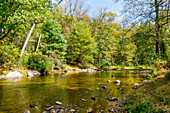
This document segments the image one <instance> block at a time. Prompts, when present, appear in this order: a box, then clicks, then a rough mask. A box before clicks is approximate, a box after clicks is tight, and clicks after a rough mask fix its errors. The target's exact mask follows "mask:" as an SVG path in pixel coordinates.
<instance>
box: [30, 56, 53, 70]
mask: <svg viewBox="0 0 170 113" xmlns="http://www.w3.org/2000/svg"><path fill="white" fill-rule="evenodd" d="M27 64H28V68H29V69H31V70H38V71H39V72H40V73H44V72H48V71H49V70H50V66H51V65H50V63H49V62H48V57H47V56H46V55H42V53H33V54H31V55H30V56H29V58H28V63H27Z"/></svg>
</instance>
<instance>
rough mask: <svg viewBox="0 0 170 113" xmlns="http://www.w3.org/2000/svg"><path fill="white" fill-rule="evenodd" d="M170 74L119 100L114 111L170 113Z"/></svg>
mask: <svg viewBox="0 0 170 113" xmlns="http://www.w3.org/2000/svg"><path fill="white" fill-rule="evenodd" d="M169 78H170V73H168V74H167V75H166V76H158V77H156V78H154V79H152V80H149V81H148V82H147V83H144V84H142V85H140V86H139V87H138V88H137V89H136V90H134V91H132V92H130V93H128V94H126V95H125V96H124V97H123V99H121V100H119V102H118V103H117V105H116V106H114V107H112V108H111V109H113V110H114V111H122V112H129V113H139V112H159V113H160V112H161V113H165V112H167V113H168V112H170V79H169Z"/></svg>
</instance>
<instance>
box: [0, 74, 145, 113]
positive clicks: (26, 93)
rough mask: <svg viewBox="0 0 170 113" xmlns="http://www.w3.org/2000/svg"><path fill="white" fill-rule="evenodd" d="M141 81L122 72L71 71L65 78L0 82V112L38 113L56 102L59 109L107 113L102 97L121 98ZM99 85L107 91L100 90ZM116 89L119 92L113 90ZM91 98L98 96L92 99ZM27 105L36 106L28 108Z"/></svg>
mask: <svg viewBox="0 0 170 113" xmlns="http://www.w3.org/2000/svg"><path fill="white" fill-rule="evenodd" d="M112 75H113V76H114V77H112ZM133 76H136V77H133ZM107 80H110V81H111V82H110V83H109V82H107ZM115 80H120V81H121V84H120V85H116V84H114V83H113V81H115ZM142 80H143V78H142V77H140V76H139V75H134V74H126V73H125V71H105V72H79V73H78V72H74V73H66V75H65V76H62V75H61V73H57V74H50V75H46V76H38V77H32V78H27V77H22V78H9V79H1V80H0V113H23V112H24V111H25V110H26V109H27V110H29V111H30V112H31V113H42V112H43V111H44V110H45V106H46V105H54V106H55V102H56V101H60V102H62V103H63V104H62V105H61V106H62V107H65V106H67V105H75V108H78V109H79V112H81V113H86V111H87V109H88V108H92V109H93V110H94V111H102V110H103V111H107V110H108V109H109V106H108V105H107V101H106V99H105V98H106V97H117V98H121V95H122V94H124V93H128V92H131V91H132V90H133V89H132V85H130V84H133V83H141V82H142ZM99 83H101V84H102V85H99ZM103 85H106V86H107V89H103V88H101V87H102V86H103ZM119 87H121V88H122V89H123V90H119V89H117V88H119ZM110 89H111V91H110ZM108 91H110V92H108ZM99 95H100V97H99ZM92 96H98V97H96V100H92V99H91V97H92ZM81 99H85V100H87V101H86V102H83V101H82V100H81ZM30 104H36V105H38V106H37V108H30V106H29V105H30Z"/></svg>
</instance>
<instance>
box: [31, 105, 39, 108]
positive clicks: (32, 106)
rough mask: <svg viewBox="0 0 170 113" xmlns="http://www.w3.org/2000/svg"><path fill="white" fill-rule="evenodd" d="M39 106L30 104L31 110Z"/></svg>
mask: <svg viewBox="0 0 170 113" xmlns="http://www.w3.org/2000/svg"><path fill="white" fill-rule="evenodd" d="M37 106H38V105H35V104H30V108H34V107H37Z"/></svg>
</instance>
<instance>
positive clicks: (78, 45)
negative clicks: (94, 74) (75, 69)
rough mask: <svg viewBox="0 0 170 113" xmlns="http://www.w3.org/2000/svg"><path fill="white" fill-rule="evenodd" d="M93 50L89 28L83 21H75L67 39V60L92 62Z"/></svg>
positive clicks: (92, 40) (93, 45)
mask: <svg viewBox="0 0 170 113" xmlns="http://www.w3.org/2000/svg"><path fill="white" fill-rule="evenodd" d="M94 50H95V44H94V39H93V38H92V37H91V32H90V29H89V28H88V26H87V25H86V24H85V23H83V22H79V23H77V24H76V25H75V27H74V28H73V33H72V34H71V36H70V38H69V39H68V50H67V60H68V62H76V63H83V62H93V53H94Z"/></svg>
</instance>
